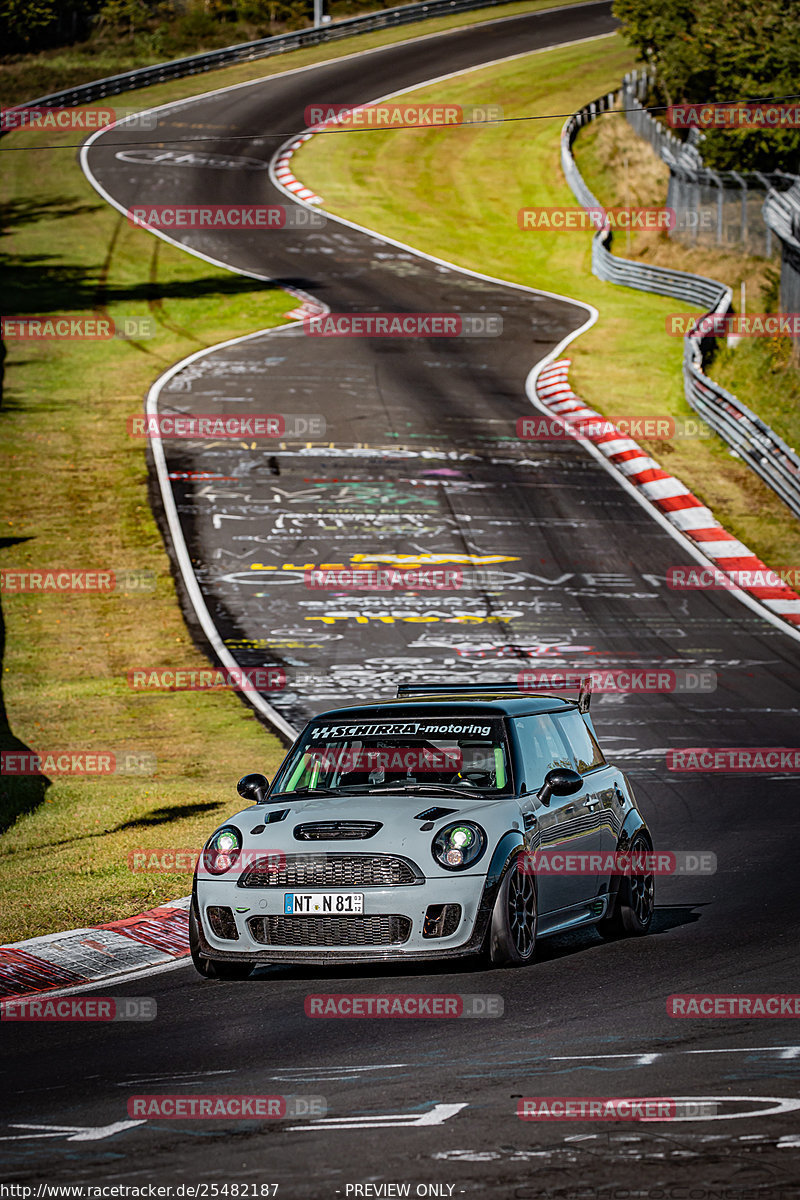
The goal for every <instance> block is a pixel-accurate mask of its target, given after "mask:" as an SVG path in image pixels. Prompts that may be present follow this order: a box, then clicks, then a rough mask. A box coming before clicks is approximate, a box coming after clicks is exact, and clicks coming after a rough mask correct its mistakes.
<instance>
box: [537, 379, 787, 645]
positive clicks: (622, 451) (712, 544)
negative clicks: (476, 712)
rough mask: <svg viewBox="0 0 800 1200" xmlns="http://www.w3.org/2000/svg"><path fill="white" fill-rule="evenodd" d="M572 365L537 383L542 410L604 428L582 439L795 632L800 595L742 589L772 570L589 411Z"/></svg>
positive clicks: (566, 421) (779, 587)
mask: <svg viewBox="0 0 800 1200" xmlns="http://www.w3.org/2000/svg"><path fill="white" fill-rule="evenodd" d="M570 362H571V360H570V359H568V358H564V359H560V360H559V361H558V362H554V363H551V364H550V365H549V366H546V367H544V368H543V369H542V370H541V371H540V373H539V376H538V378H537V380H536V395H537V398H538V400H539V402H540V404H542V405H543V406H544V407H545V408H546V409H547V410H548V411H549V412H551V413H552V414H553V416H554V417H556V419H557V420H559V421H560V422H561V423H562V424H563V425H564V427H565V428H567V429H569V428H570V427H573V426H575V427H577V428H576V433H578V431H579V426H580V425H581V424H582V423H583V422H585V421H588V420H595V421H597V422H598V424H600V423H602V426H603V431H602V432H600V433H592V431H591V430H587V432H586V433H585V434H583V433H581V434H580V436H585V437H586V439H587V440H588V441H590V442H592V443H593V444H594V445H595V446H596V447H597V449H598V450H599V451H600V453H601V454H602V455H603V456H604V457H605V458H606V459H607V460H608V462H609V464H611V465H612V466H613V467H615V468H616V469H617V471H619V472H620V474H621V475H623V476H624V477H625V478H626V479H627V481H628V482H629V483H631V484H633V486H634V487H635V488H636V489H637V490H638V491H639V492H640V494H641V495H642V496H644V497H645V499H646V500H648V501H649V502H650V503H651V504H652V505H654V507H655V508H657V509H658V511H659V512H660V513H661V514H662V515H663V516H664V517H665V518H666V519H667V521H669V522H670V524H672V525H674V526H675V528H676V529H679V530H680V532H681V533H682V534H684V535H685V536H686V537H688V538H690V539H691V540H692V541H693V542H694V543H695V545H696V546H697V548H698V549H699V550H700V551H701V552H702V553H703V554H704V555H705V556H706V557H707V558H708V559H709V560H710V562H711V564H712V565H713V566H714V567H715V568H717V570H719V571H722V572H723V573H724V574H726V575H727V576H728V577H729V578H730V579H731V583H732V585H733V586H734V587H737V588H739V589H740V590H741V591H743V592H747V593H748V595H750V596H752V597H753V598H754V599H755V600H758V601H759V602H760V603H761V604H763V605H764V607H765V608H767V609H769V611H770V612H771V613H774V614H775V615H776V616H778V617H781V618H782V619H783V620H784V621H787V622H788V623H789V624H791V625H793V626H794V627H798V626H800V596H798V594H797V592H794V591H792V589H791V588H790V587H788V585H787V584H785V583H776V585H775V586H774V587H773V586H770V585H763V586H762V585H760V584H755V585H753V586H742V585H740V584H739V583H737V581H736V578H735V575H734V574H733V573H734V572H744V571H746V572H748V573H750V572H753V573H755V572H759V573H760V574H766V573H767V572H769V567H767V565H766V564H765V563H763V562H762V561H761V559H760V558H758V557H757V556H756V555H755V554H753V552H752V551H751V550H748V548H747V546H745V545H744V544H743V543H742V542H740V541H738V540H737V539H736V538H734V537H733V536H732V535H731V534H730V533H728V532H727V530H726V529H723V527H722V525H720V523H719V521H718V520H717V519H716V518H715V516H714V514H713V513H712V512H711V510H710V509H709V508H706V506H705V505H704V504H702V503H701V501H700V500H698V499H697V497H696V496H694V495H693V494H692V493H691V492H690V491H689V489H688V488H687V487H686V486H685V485H684V484H683V483H681V481H680V480H679V479H676V478H675V476H674V475H670V473H669V472H668V471H664V470H662V468H661V467H660V466H659V464H658V463H657V462H656V461H655V459H653V458H650V456H649V455H648V454H645V452H644V450H642V448H641V446H639V445H638V443H637V442H635V441H634V440H633V438H630V437H627V436H626V434H624V433H623V432H622V431H621V430H619V429H617V428H616V427H615V426H614V425H613V424H612V423H611V422H610V421H609V419H608V418H607V417H604V416H603V415H602V414H601V413H598V412H595V410H594V409H593V408H589V407H588V405H586V404H584V402H583V401H582V400H581V399H580V398H579V397H578V396H576V395H575V393H574V392H573V391H572V388H571V387H570V385H569V381H568V375H569V368H570Z"/></svg>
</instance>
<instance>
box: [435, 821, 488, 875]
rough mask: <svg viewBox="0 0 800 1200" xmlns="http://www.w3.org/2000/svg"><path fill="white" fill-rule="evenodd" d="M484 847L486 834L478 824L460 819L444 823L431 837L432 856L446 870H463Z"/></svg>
mask: <svg viewBox="0 0 800 1200" xmlns="http://www.w3.org/2000/svg"><path fill="white" fill-rule="evenodd" d="M485 849H486V834H485V833H484V832H483V830H482V829H481V827H480V825H474V824H473V823H472V821H462V822H460V823H459V824H458V825H445V827H444V829H440V830H439V832H438V833H437V834H436V837H435V838H434V839H433V844H432V846H431V850H432V851H433V857H434V858H435V859H436V861H437V862H438V863H439V864H440V866H443V867H446V868H447V870H448V871H463V869H464V868H465V867H471V866H472V864H473V863H476V862H477V861H478V859H479V858H480V856H481V855H482V854H483V852H484V850H485Z"/></svg>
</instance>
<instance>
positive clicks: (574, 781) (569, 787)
mask: <svg viewBox="0 0 800 1200" xmlns="http://www.w3.org/2000/svg"><path fill="white" fill-rule="evenodd" d="M582 787H583V779H582V778H581V776H580V775H579V774H578V772H577V771H573V770H572V768H571V767H554V768H553V770H552V771H548V772H547V774H546V775H545V777H544V783H543V784H542V786H541V787H540V788H539V791H538V792H537V793H536V799H537V800H539V801H541V803H542V804H549V803H550V797H551V796H572V795H574V794H575V792H579V791H580V790H581V788H582Z"/></svg>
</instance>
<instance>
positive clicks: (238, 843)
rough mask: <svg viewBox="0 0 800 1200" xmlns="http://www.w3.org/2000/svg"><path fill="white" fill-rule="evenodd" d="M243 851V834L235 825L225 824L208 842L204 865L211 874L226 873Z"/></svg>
mask: <svg viewBox="0 0 800 1200" xmlns="http://www.w3.org/2000/svg"><path fill="white" fill-rule="evenodd" d="M241 852H242V835H241V834H240V833H239V830H238V829H236V828H235V827H234V826H233V825H223V827H222V829H218V830H217V832H216V833H215V834H213V835H212V836H211V837H210V838H209V840H208V841H207V842H206V847H205V849H204V850H203V865H204V867H205V869H206V870H207V871H208V872H209V873H210V874H211V875H224V874H225V872H226V871H230V869H231V867H233V866H235V864H236V862H237V860H238V858H239V855H240V854H241Z"/></svg>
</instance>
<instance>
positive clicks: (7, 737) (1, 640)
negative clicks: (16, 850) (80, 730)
mask: <svg viewBox="0 0 800 1200" xmlns="http://www.w3.org/2000/svg"><path fill="white" fill-rule="evenodd" d="M29 540H30V539H29V538H0V549H6V548H7V547H9V546H18V545H19V544H20V543H21V542H27V541H29ZM5 645H6V625H5V620H4V618H3V610H2V607H0V670H1V669H2V663H3V656H4V654H5ZM1 678H2V677H0V679H1ZM0 753H2V755H3V756H5V755H6V754H9V753H10V754H31V753H32V751H31V748H30V746H27V745H26V744H25V742H21V741H20V739H19V738H18V737H15V736H14V734H13V733H12V732H11V726H10V724H9V721H8V713H7V712H6V704H5V697H4V695H3V690H2V685H1V683H0ZM49 787H50V780H49V779H48V778H47V776H46V775H7V774H5V771H2V773H0V833H5V831H6V830H7V829H10V828H11V826H12V825H13V824H14V822H15V821H16V819H17V817H21V816H23V815H24V814H25V813H30V812H33V811H34V810H35V809H37V808H38V807H39V805H40V804H41V803H42V801H43V800H44V798H45V793H46V792H47V789H48V788H49Z"/></svg>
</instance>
